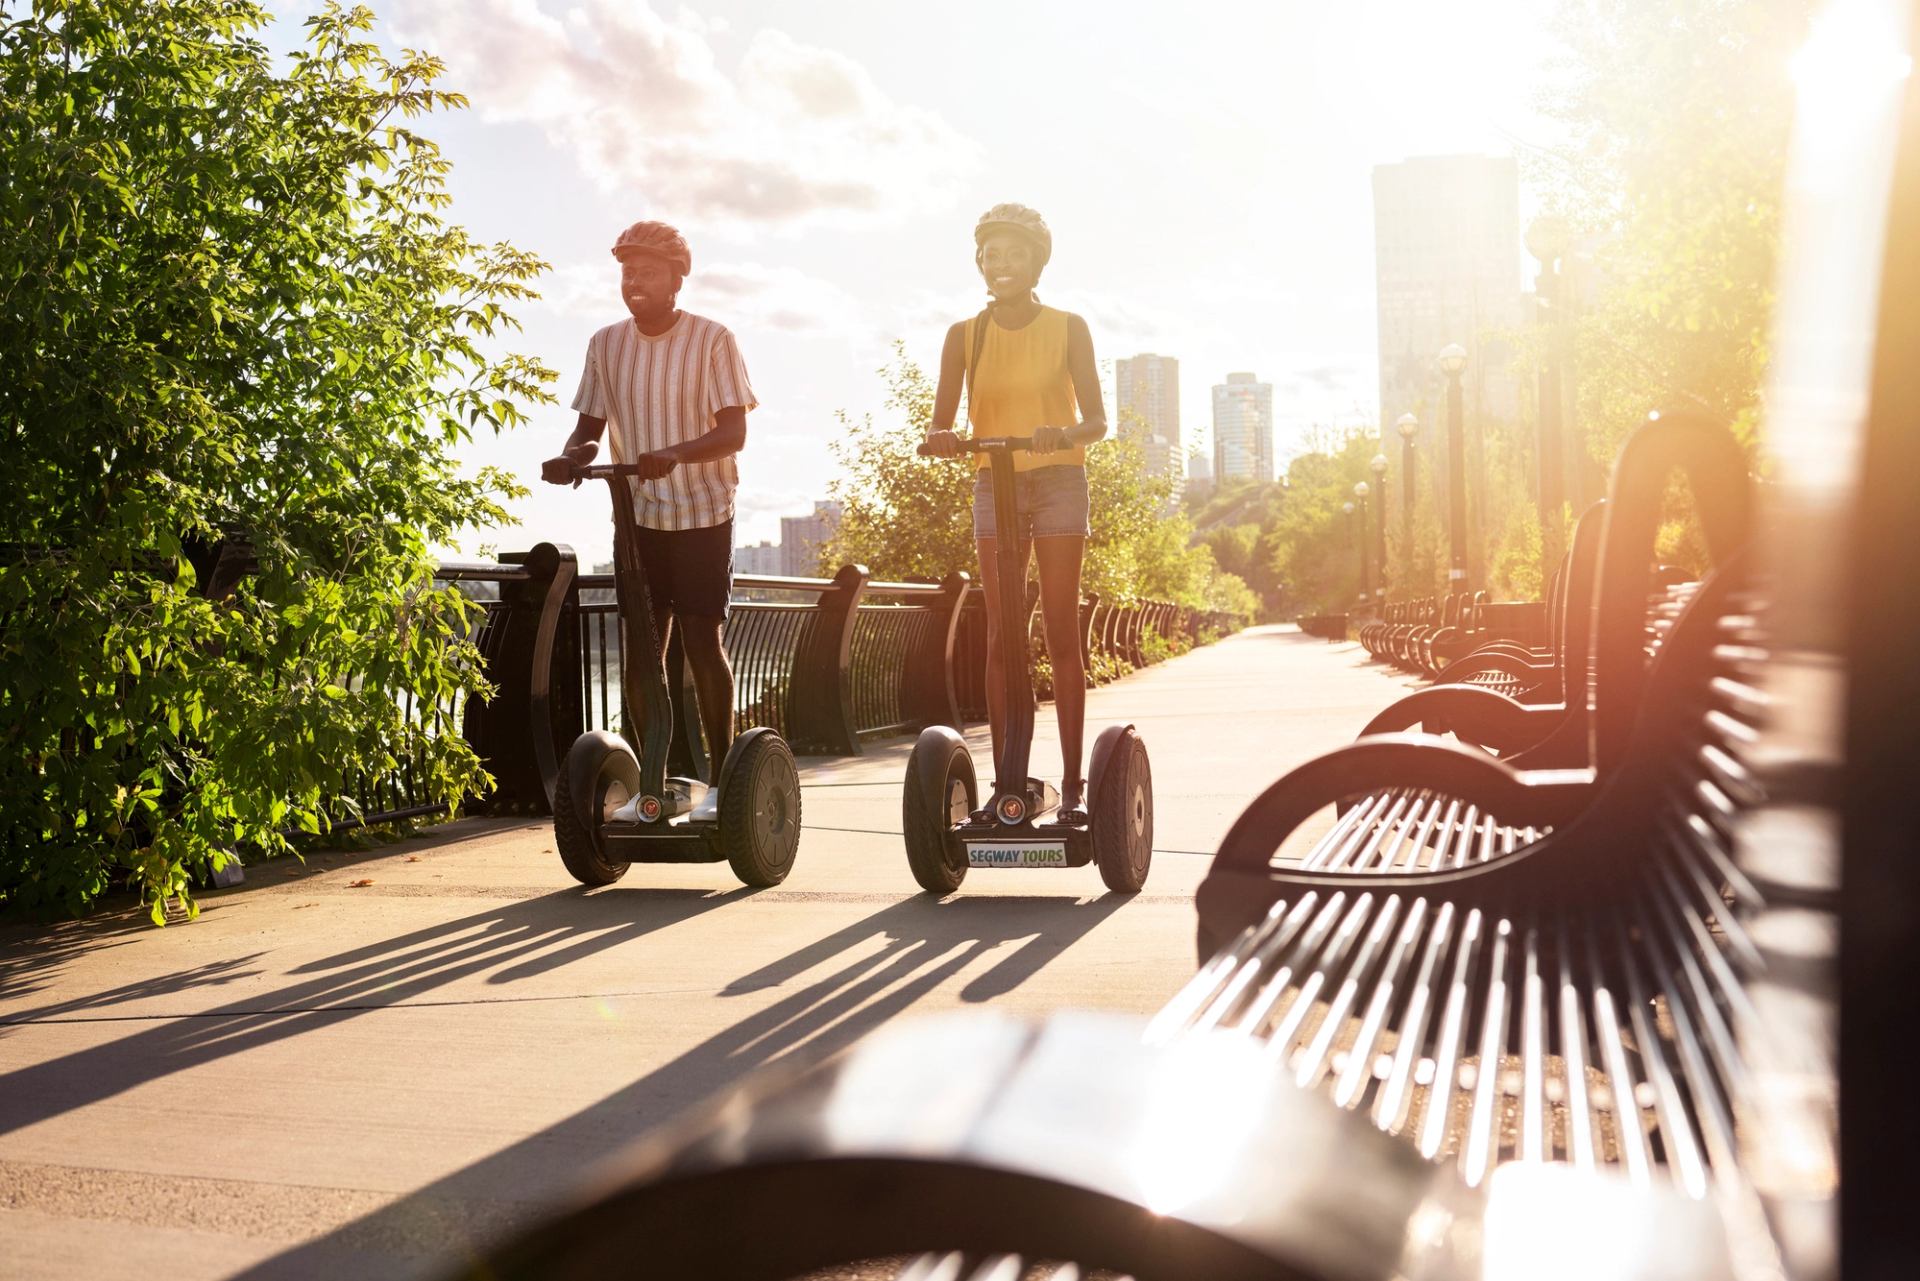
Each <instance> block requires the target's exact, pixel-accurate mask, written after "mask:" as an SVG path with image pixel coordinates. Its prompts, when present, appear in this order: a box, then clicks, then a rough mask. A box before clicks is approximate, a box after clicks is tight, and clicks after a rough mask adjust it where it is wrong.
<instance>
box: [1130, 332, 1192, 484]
mask: <svg viewBox="0 0 1920 1281" xmlns="http://www.w3.org/2000/svg"><path fill="white" fill-rule="evenodd" d="M1113 399H1114V402H1115V404H1116V410H1115V413H1116V415H1117V416H1118V418H1119V421H1120V438H1121V439H1122V440H1134V441H1137V442H1138V443H1139V445H1140V450H1141V452H1142V453H1143V454H1145V455H1146V472H1147V475H1149V476H1174V477H1178V476H1179V475H1180V464H1181V461H1182V460H1181V457H1180V362H1179V361H1177V360H1175V359H1174V358H1173V357H1172V356H1156V355H1153V354H1152V353H1151V352H1148V353H1144V354H1142V355H1138V356H1134V357H1132V358H1131V359H1128V360H1121V361H1116V362H1115V363H1114V367H1113Z"/></svg>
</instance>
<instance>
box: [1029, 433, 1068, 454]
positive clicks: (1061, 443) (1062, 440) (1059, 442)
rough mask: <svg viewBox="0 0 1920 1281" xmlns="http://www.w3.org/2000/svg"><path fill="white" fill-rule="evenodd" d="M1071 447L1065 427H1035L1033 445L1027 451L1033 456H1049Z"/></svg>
mask: <svg viewBox="0 0 1920 1281" xmlns="http://www.w3.org/2000/svg"><path fill="white" fill-rule="evenodd" d="M1072 447H1073V441H1072V439H1071V438H1070V437H1068V435H1067V429H1066V428H1065V427H1035V428H1034V429H1033V443H1032V444H1030V445H1028V446H1027V449H1028V451H1029V452H1031V453H1035V454H1051V453H1055V452H1057V451H1059V450H1062V449H1071V448H1072Z"/></svg>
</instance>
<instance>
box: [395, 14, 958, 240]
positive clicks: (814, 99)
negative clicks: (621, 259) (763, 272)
mask: <svg viewBox="0 0 1920 1281" xmlns="http://www.w3.org/2000/svg"><path fill="white" fill-rule="evenodd" d="M395 14H396V16H395V18H394V26H395V28H396V31H397V32H398V33H399V34H400V35H401V36H402V38H403V39H404V40H405V41H406V42H407V43H409V44H414V45H418V46H420V47H423V48H426V49H429V50H431V51H432V52H434V53H436V54H438V55H440V56H441V57H442V58H444V59H445V60H446V63H447V66H448V71H449V74H448V83H449V85H450V86H452V87H454V88H457V89H461V90H464V91H465V92H467V94H468V96H469V97H470V98H471V99H472V100H473V103H474V105H475V107H476V109H477V110H478V111H479V112H480V114H481V116H482V117H483V118H485V119H487V120H489V121H499V122H508V123H524V124H531V125H535V126H537V127H539V128H540V129H541V130H543V131H544V132H545V134H546V136H547V138H548V139H549V140H550V141H551V142H552V143H554V144H555V145H556V146H558V147H560V148H562V149H563V150H564V151H566V152H567V153H568V154H570V155H571V156H572V157H573V159H574V160H575V162H576V163H578V164H579V165H580V167H581V168H582V170H583V171H584V172H585V173H586V174H587V175H588V176H589V177H590V178H591V180H592V181H593V182H595V183H596V184H597V185H599V186H600V187H601V188H602V189H604V190H607V191H621V192H623V193H628V194H631V195H636V196H638V197H639V201H638V203H639V205H640V206H641V207H643V208H645V209H647V210H648V211H649V212H651V213H654V214H657V215H659V216H662V217H669V218H673V217H684V218H693V219H701V220H705V221H708V222H727V223H735V224H742V225H748V226H755V227H763V228H764V227H781V228H785V227H793V226H798V225H803V224H808V223H818V222H829V223H831V222H840V223H845V222H861V221H871V220H884V219H889V218H893V217H897V216H899V215H900V214H902V213H905V212H907V211H909V210H911V209H913V208H916V207H924V206H926V205H927V204H929V203H940V202H942V201H943V200H944V198H945V197H946V196H948V195H949V194H950V193H951V191H952V190H953V185H954V183H955V182H956V181H958V180H959V179H961V178H963V177H964V176H965V175H967V174H969V173H971V172H972V171H973V170H974V169H975V168H977V166H978V164H979V159H980V154H981V153H980V149H979V147H978V146H977V145H976V144H975V143H973V142H972V141H971V140H970V139H968V138H967V137H965V136H964V135H962V134H961V133H959V132H958V131H957V130H955V129H954V128H953V127H952V126H950V125H948V124H947V123H946V121H945V120H944V119H942V118H941V117H940V116H938V115H936V114H934V113H932V112H929V111H926V110H923V109H921V108H918V107H913V106H909V105H907V104H904V103H900V102H896V101H894V100H892V99H891V98H889V97H888V96H887V95H886V94H885V93H884V92H883V91H882V90H881V89H880V88H879V86H878V85H876V84H875V83H874V81H873V78H872V77H871V76H870V75H868V74H867V71H866V69H865V68H864V67H862V66H861V65H860V64H859V63H858V62H855V61H854V60H853V59H851V58H848V57H847V56H845V55H844V54H841V53H839V52H836V51H834V50H831V49H824V48H820V47H819V46H816V45H808V44H803V43H801V42H799V41H797V40H795V39H793V38H792V37H790V36H788V35H786V34H784V33H783V32H780V31H776V30H772V29H767V30H762V31H760V32H758V33H756V34H755V35H754V36H753V37H752V39H751V40H750V41H749V42H748V44H747V48H746V51H745V53H744V55H743V56H742V58H741V61H740V65H739V68H738V70H737V71H736V72H734V73H732V74H729V73H728V72H726V71H725V70H723V69H722V68H721V67H720V65H719V63H718V60H717V58H716V56H715V53H714V46H713V44H712V42H711V38H712V37H713V36H714V35H715V34H717V33H718V29H717V28H716V27H715V25H714V24H713V23H711V22H708V21H706V20H704V19H701V18H698V17H697V16H695V15H692V14H690V13H688V12H687V11H685V10H684V9H682V10H681V11H680V12H679V13H678V14H677V15H676V16H675V17H673V18H672V19H668V18H664V17H662V16H661V15H659V14H658V13H656V12H654V10H653V9H652V8H651V7H650V6H648V5H646V4H644V3H639V2H637V0H581V2H580V3H579V4H578V5H576V6H574V7H571V8H569V9H568V10H567V11H566V13H565V16H564V18H562V17H556V16H555V15H554V14H552V13H550V12H548V11H547V9H545V8H543V7H542V6H541V4H540V3H539V0H397V3H396V7H395Z"/></svg>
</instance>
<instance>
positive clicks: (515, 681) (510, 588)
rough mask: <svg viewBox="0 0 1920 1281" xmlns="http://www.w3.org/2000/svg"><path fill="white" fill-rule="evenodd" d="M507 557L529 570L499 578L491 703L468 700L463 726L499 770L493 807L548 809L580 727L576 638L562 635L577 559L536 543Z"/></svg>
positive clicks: (486, 761)
mask: <svg viewBox="0 0 1920 1281" xmlns="http://www.w3.org/2000/svg"><path fill="white" fill-rule="evenodd" d="M500 561H501V563H502V564H506V565H524V566H526V569H527V575H528V576H527V578H525V579H524V580H519V581H514V582H504V583H502V584H500V612H499V614H498V616H497V617H496V618H495V619H494V620H493V622H492V626H494V627H497V628H499V629H500V632H499V635H498V637H497V639H494V640H492V643H490V644H489V645H488V650H489V652H490V654H491V661H490V662H489V663H488V665H487V679H488V680H489V681H491V682H493V684H494V686H495V690H496V692H495V694H494V696H493V700H492V701H491V702H490V703H486V704H482V703H481V702H480V700H479V699H477V698H470V699H468V700H467V706H466V709H465V713H464V715H463V717H462V721H463V733H464V734H465V737H466V739H467V742H468V743H469V744H470V745H471V746H472V747H473V750H474V754H475V755H477V756H479V758H480V761H481V763H482V764H483V765H485V766H486V767H487V772H488V773H490V774H492V775H493V778H494V784H495V788H494V792H493V795H492V796H491V797H490V798H489V799H488V807H489V808H490V809H493V810H496V811H503V812H508V813H512V812H515V811H518V812H522V813H531V814H548V813H552V811H553V788H554V783H555V782H556V781H557V780H558V779H559V777H560V761H561V759H562V758H563V757H564V756H565V754H566V750H567V748H568V747H569V746H570V745H571V744H572V743H573V740H574V739H575V738H576V737H577V736H578V735H579V733H580V699H581V692H580V664H579V656H578V653H577V650H578V646H577V645H566V644H561V643H559V642H560V641H561V640H562V634H563V632H565V631H566V629H565V628H563V626H562V624H563V622H565V621H567V619H566V618H565V617H564V616H566V615H568V614H569V611H568V610H567V608H566V605H567V602H568V601H569V600H570V599H571V598H572V595H573V580H574V578H575V577H576V576H577V574H578V572H579V563H578V561H577V560H576V559H575V558H574V554H573V549H572V548H571V547H557V546H555V545H554V544H552V543H539V544H536V545H535V546H534V547H533V549H532V550H531V551H526V552H515V553H508V554H507V555H504V556H502V557H501V558H500Z"/></svg>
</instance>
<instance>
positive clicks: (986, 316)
mask: <svg viewBox="0 0 1920 1281" xmlns="http://www.w3.org/2000/svg"><path fill="white" fill-rule="evenodd" d="M992 316H993V308H991V307H986V308H982V309H981V312H980V314H979V315H977V316H975V317H974V318H973V353H972V354H971V355H969V356H968V357H967V364H966V367H965V368H964V369H963V370H962V371H961V375H960V376H961V381H962V383H963V384H964V386H965V387H966V392H967V407H968V409H969V410H971V409H972V407H973V367H974V366H975V365H977V364H979V363H980V349H981V348H982V347H984V346H986V342H987V323H988V322H989V321H990V320H991V319H992Z"/></svg>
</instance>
